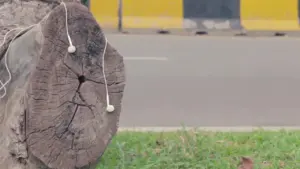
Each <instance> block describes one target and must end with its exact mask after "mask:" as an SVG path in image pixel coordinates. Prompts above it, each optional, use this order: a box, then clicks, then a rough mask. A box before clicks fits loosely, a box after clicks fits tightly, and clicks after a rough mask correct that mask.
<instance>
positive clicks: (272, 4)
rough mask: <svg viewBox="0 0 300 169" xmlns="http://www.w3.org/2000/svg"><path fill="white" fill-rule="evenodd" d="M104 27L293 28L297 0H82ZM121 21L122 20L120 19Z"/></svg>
mask: <svg viewBox="0 0 300 169" xmlns="http://www.w3.org/2000/svg"><path fill="white" fill-rule="evenodd" d="M82 1H83V3H85V4H87V6H89V7H90V10H91V11H92V13H93V14H94V16H95V18H96V19H97V21H99V23H100V24H101V25H102V27H103V28H112V29H117V28H118V27H120V26H121V27H122V29H123V30H126V29H145V28H148V29H157V30H160V29H164V30H174V29H182V30H184V29H185V30H204V31H205V30H207V31H209V30H248V31H256V30H260V31H269V30H272V31H295V30H298V29H299V12H298V11H299V2H298V1H299V0H82ZM120 22H121V23H120Z"/></svg>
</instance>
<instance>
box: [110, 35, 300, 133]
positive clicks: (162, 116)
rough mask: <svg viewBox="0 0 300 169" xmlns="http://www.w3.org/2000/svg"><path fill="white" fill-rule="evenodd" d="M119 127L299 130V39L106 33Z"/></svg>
mask: <svg viewBox="0 0 300 169" xmlns="http://www.w3.org/2000/svg"><path fill="white" fill-rule="evenodd" d="M107 37H108V40H109V41H110V43H112V44H113V45H114V46H115V47H116V48H117V49H118V50H119V52H120V53H121V54H122V55H123V56H124V58H125V64H126V69H127V85H126V88H125V93H124V100H123V111H122V114H121V120H120V126H121V127H137V126H139V127H154V126H160V127H174V126H180V125H183V124H184V125H185V126H191V127H203V126H205V127H209V126H214V127H218V126H300V125H299V124H300V54H299V51H300V39H295V38H242V37H239V38H238V37H237V38H232V37H219V38H218V37H187V36H162V35H158V36H155V35H144V36H143V35H112V34H111V35H107Z"/></svg>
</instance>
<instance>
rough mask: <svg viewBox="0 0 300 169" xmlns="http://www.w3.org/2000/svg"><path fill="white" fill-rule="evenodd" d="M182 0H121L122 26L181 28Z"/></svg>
mask: <svg viewBox="0 0 300 169" xmlns="http://www.w3.org/2000/svg"><path fill="white" fill-rule="evenodd" d="M111 1H112V0H111ZM182 1H183V0H123V27H124V28H182V23H183V2H182Z"/></svg>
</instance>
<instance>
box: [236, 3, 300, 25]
mask: <svg viewBox="0 0 300 169" xmlns="http://www.w3.org/2000/svg"><path fill="white" fill-rule="evenodd" d="M241 22H242V25H243V27H244V28H245V29H247V30H299V23H298V0H241Z"/></svg>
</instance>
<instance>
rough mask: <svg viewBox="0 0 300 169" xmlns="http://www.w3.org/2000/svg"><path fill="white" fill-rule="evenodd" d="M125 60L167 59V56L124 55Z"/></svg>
mask: <svg viewBox="0 0 300 169" xmlns="http://www.w3.org/2000/svg"><path fill="white" fill-rule="evenodd" d="M124 60H152V61H167V60H168V58H166V57H124Z"/></svg>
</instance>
